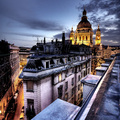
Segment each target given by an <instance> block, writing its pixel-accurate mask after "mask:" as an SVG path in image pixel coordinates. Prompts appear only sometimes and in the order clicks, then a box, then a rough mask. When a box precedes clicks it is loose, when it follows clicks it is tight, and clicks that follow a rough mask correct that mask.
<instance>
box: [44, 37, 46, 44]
mask: <svg viewBox="0 0 120 120" xmlns="http://www.w3.org/2000/svg"><path fill="white" fill-rule="evenodd" d="M45 43H46V40H45V37H44V45H45Z"/></svg>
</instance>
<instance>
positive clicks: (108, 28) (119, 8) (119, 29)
mask: <svg viewBox="0 0 120 120" xmlns="http://www.w3.org/2000/svg"><path fill="white" fill-rule="evenodd" d="M84 3H85V2H84ZM84 3H83V4H84ZM83 9H84V8H83V6H82V5H81V4H79V6H78V10H79V11H82V10H83ZM85 9H86V10H87V16H88V20H89V21H90V23H91V24H92V26H93V31H94V34H95V33H96V26H97V25H98V23H99V24H100V29H101V33H102V34H104V36H102V42H103V44H104V43H105V44H106V43H107V42H108V44H109V43H110V44H119V45H120V0H100V1H98V0H92V1H90V2H88V3H87V4H85ZM79 17H81V14H80V15H79ZM105 40H107V42H106V41H105Z"/></svg>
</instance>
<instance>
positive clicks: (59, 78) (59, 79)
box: [58, 73, 62, 82]
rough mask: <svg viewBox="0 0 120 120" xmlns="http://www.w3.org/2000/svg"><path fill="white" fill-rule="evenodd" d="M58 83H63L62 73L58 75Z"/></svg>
mask: <svg viewBox="0 0 120 120" xmlns="http://www.w3.org/2000/svg"><path fill="white" fill-rule="evenodd" d="M58 81H59V82H61V81H62V76H61V73H60V74H59V75H58Z"/></svg>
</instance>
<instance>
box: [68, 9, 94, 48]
mask: <svg viewBox="0 0 120 120" xmlns="http://www.w3.org/2000/svg"><path fill="white" fill-rule="evenodd" d="M86 14H87V12H86V10H85V9H84V11H83V16H82V18H81V21H80V22H79V23H78V25H77V29H76V31H75V33H74V32H73V28H72V30H71V33H70V40H72V44H73V45H75V44H76V45H80V44H85V45H87V46H91V47H92V46H93V30H92V27H91V24H90V22H89V21H88V19H87V16H86Z"/></svg>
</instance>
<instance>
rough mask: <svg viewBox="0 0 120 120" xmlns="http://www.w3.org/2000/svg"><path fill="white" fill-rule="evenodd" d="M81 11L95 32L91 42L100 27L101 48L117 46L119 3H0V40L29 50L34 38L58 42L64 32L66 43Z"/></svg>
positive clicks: (38, 0)
mask: <svg viewBox="0 0 120 120" xmlns="http://www.w3.org/2000/svg"><path fill="white" fill-rule="evenodd" d="M84 8H85V9H86V11H87V17H88V20H89V22H90V23H91V25H92V29H93V32H94V36H93V40H94V38H95V33H96V30H97V26H98V24H99V25H100V29H101V33H102V35H101V38H102V44H105V45H120V39H119V38H120V35H119V33H120V22H119V21H120V16H119V15H120V14H119V11H120V1H119V0H115V1H112V0H100V1H95V0H93V1H92V0H89V1H88V0H83V1H79V0H76V1H72V0H69V1H63V0H58V1H55V0H50V1H46V0H44V1H43V0H35V1H32V0H29V1H28V0H26V1H23V0H22V1H15V0H11V1H9V0H6V1H3V0H1V1H0V17H1V22H0V25H1V29H0V39H5V40H7V41H8V42H9V43H11V44H12V43H14V44H15V45H17V46H29V47H31V46H33V45H34V44H36V42H37V38H38V39H39V40H40V42H41V40H43V37H46V40H47V41H48V42H49V40H51V39H55V38H58V39H61V36H62V35H61V34H62V32H63V31H64V32H65V33H66V39H67V38H69V33H70V30H71V28H72V27H73V29H74V31H75V30H76V28H77V24H78V23H79V21H80V20H81V16H82V11H83V9H84Z"/></svg>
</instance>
